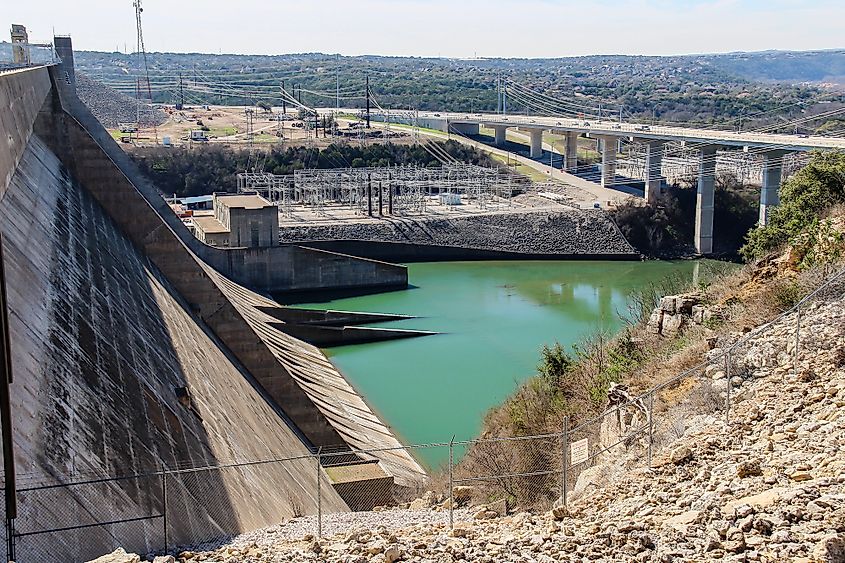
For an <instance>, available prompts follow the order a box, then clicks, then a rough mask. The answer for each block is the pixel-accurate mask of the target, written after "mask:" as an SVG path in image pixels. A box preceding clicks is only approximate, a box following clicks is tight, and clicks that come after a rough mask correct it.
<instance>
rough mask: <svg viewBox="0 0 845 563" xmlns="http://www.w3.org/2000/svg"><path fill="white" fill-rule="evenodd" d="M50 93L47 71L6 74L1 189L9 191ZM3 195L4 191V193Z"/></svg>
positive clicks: (0, 92) (1, 89) (1, 98)
mask: <svg viewBox="0 0 845 563" xmlns="http://www.w3.org/2000/svg"><path fill="white" fill-rule="evenodd" d="M48 92H50V77H49V75H48V73H47V68H46V67H42V68H37V69H21V70H13V71H9V72H4V73H3V74H2V80H0V189H2V190H5V189H6V186H7V185H8V184H9V181H10V180H11V178H12V174H13V173H14V171H15V168H16V167H17V164H18V160H20V158H21V155H23V151H24V149H25V148H26V142H27V141H28V140H29V136H30V135H31V134H32V125H33V123H35V116H36V115H37V114H38V110H40V109H41V106H42V104H43V103H44V100H45V98H46V97H47V94H48ZM0 196H2V192H0Z"/></svg>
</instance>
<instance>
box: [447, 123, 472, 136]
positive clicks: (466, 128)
mask: <svg viewBox="0 0 845 563" xmlns="http://www.w3.org/2000/svg"><path fill="white" fill-rule="evenodd" d="M478 127H479V125H478V123H449V129H450V130H451V131H453V132H455V133H457V134H459V135H468V136H469V135H478Z"/></svg>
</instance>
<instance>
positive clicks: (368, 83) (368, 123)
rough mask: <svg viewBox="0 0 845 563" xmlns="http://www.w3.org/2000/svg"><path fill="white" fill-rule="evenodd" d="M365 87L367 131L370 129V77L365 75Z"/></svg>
mask: <svg viewBox="0 0 845 563" xmlns="http://www.w3.org/2000/svg"><path fill="white" fill-rule="evenodd" d="M366 87H367V93H366V94H367V95H366V97H367V129H369V128H370V75H369V74H368V75H367V78H366Z"/></svg>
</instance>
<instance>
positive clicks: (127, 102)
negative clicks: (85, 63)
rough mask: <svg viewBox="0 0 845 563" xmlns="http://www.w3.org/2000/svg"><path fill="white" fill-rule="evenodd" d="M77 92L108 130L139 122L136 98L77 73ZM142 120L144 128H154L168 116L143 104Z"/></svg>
mask: <svg viewBox="0 0 845 563" xmlns="http://www.w3.org/2000/svg"><path fill="white" fill-rule="evenodd" d="M76 92H77V94H78V95H79V99H80V100H82V101H83V102H84V103H85V105H86V106H88V108H89V109H90V110H91V113H93V114H94V116H95V117H96V118H97V120H99V122H100V123H102V124H103V127H105V128H106V129H114V128H115V127H117V126H118V125H119V124H121V123H135V122H136V121H137V120H138V102H137V101H136V100H135V99H134V98H131V97H129V96H127V95H126V94H123V93H121V92H118V91H117V90H115V89H114V88H110V87H108V86H106V85H105V84H103V83H102V82H100V81H98V80H94V79H93V78H90V77H89V76H87V75H86V74H83V73H81V72H78V73H76ZM140 118H141V124H142V125H143V126H152V125H161V124H162V123H164V121H165V120H166V119H167V115H166V114H165V113H164V112H163V111H161V110H158V109H155V108H152V107H151V106H150V105H149V104H142V105H141V113H140Z"/></svg>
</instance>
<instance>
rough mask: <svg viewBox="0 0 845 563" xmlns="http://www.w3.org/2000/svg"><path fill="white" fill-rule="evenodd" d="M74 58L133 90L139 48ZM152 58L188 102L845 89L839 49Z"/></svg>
mask: <svg viewBox="0 0 845 563" xmlns="http://www.w3.org/2000/svg"><path fill="white" fill-rule="evenodd" d="M9 49H10V46H9V44H8V43H6V44H2V45H0V56H2V55H3V53H9ZM76 64H77V68H79V69H80V70H82V71H83V72H85V73H86V74H88V75H89V76H91V77H92V78H95V79H98V80H100V81H102V82H104V83H105V84H106V85H107V86H110V87H112V88H115V89H117V90H120V91H123V92H124V93H127V94H129V95H131V96H134V95H135V79H134V76H135V73H136V72H137V71H136V69H137V68H138V57H137V56H135V55H132V54H124V53H119V52H112V53H107V52H99V51H79V52H77V53H76ZM148 65H149V72H150V87H151V91H152V94H153V99H154V101H156V102H164V103H174V102H176V101H178V100H179V99H180V96H184V100H185V103H186V104H206V103H211V104H238V105H247V104H255V103H257V102H259V101H266V102H268V103H271V104H273V105H280V104H281V96H280V88H281V85H282V84H283V83H284V85H285V89H286V91H287V92H288V93H289V94H292V95H293V94H296V93H297V92H298V97H300V98H301V100H302V102H303V103H304V104H306V105H309V106H323V107H325V106H329V107H331V106H334V105H335V104H336V103H337V101H336V98H335V92H336V89H337V88H338V82H339V90H340V95H341V98H340V100H339V103H340V105H341V106H344V107H361V106H363V105H364V97H363V93H364V83H365V79H366V77H367V76H369V78H370V87H371V90H372V92H373V94H374V96H375V98H376V100H377V102H378V103H379V104H380V105H382V106H384V107H388V106H390V107H393V108H416V109H420V110H443V109H451V110H456V111H467V112H473V111H495V110H496V108H497V103H498V100H497V87H496V84H497V81H498V80H499V78H500V77H501V78H502V79H503V80H508V81H512V82H511V84H510V85H509V87H508V91H509V94H508V100H507V103H508V110H509V111H510V112H519V111H530V112H534V113H547V114H565V113H570V114H573V113H582V114H585V115H596V114H599V113H601V114H602V115H604V116H606V117H612V116H613V115H618V114H619V112H620V106H622V108H621V111H622V114H623V117H634V118H639V119H647V120H651V119H659V120H664V121H678V122H697V123H702V124H711V123H725V122H730V123H733V122H736V123H738V122H739V120H740V119H742V120H743V122H744V123H748V125H749V126H753V125H770V124H774V123H776V121H773V120H774V119H775V118H773V117H769V118H768V119H769V121H767V120H766V119H760V118H758V117H756V116H761V115H764V114H765V113H766V112H770V111H772V110H775V109H777V108H782V107H784V106H788V108H791V111H793V112H795V115H797V112H799V111H801V110H804V111H806V112H809V113H812V112H814V111H822V109H824V110H829V109H831V108H830V106H829V105H825V106H824V107H822V106H820V105H818V104H817V102H818V101H819V100H818V98H819V96H822V95H824V96H825V97H826V99H825V100H824V102H825V103H826V104H827V103H829V102H831V101H832V102H835V103H845V96H839V97H831V96H830V91H829V85H827V84H825V83H840V84H845V79H843V77H845V50H831V51H808V52H787V51H768V52H759V53H729V54H702V55H682V56H666V57H656V56H625V55H594V56H584V57H564V58H549V59H472V60H469V59H439V58H418V57H385V56H356V57H336V56H335V55H327V54H322V53H301V54H289V55H231V54H228V55H227V54H222V55H213V54H200V53H150V54H149V55H148ZM180 77H181V94H180ZM772 83H778V86H777V87H776V88H773V87H772ZM843 91H845V88H843ZM545 96H551V97H552V98H553V99H549V98H546V97H545ZM556 100H565V101H564V102H562V103H560V102H558V101H556ZM784 115H786V116H787V117H788V116H789V113H788V111H787V112H786V113H785V114H784ZM819 125H821V124H814V125H813V127H812V128H815V127H817V126H819Z"/></svg>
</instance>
